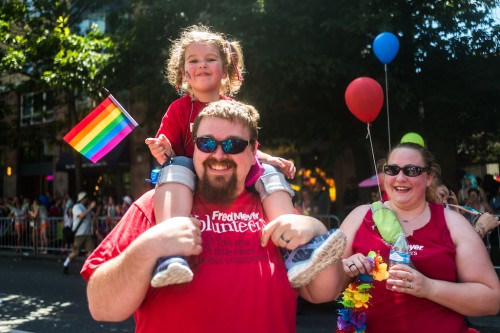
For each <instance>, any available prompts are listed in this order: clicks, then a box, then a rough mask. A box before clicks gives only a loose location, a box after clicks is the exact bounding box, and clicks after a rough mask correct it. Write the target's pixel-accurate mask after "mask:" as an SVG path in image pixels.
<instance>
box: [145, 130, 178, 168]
mask: <svg viewBox="0 0 500 333" xmlns="http://www.w3.org/2000/svg"><path fill="white" fill-rule="evenodd" d="M144 142H145V143H146V144H147V145H148V148H149V151H150V152H151V155H153V157H154V158H155V159H156V160H157V161H158V163H159V164H160V165H162V164H163V163H165V162H167V161H168V160H169V159H170V158H172V157H173V156H174V151H173V149H172V145H171V144H170V141H168V139H167V137H166V136H165V135H164V134H160V136H159V137H158V138H147V139H146V140H145V141H144Z"/></svg>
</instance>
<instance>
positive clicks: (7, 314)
mask: <svg viewBox="0 0 500 333" xmlns="http://www.w3.org/2000/svg"><path fill="white" fill-rule="evenodd" d="M80 267H81V262H76V263H73V266H72V267H71V271H70V275H69V276H66V275H63V274H62V273H61V268H62V257H61V258H59V259H54V258H51V259H40V258H36V259H35V258H31V257H17V256H5V255H2V254H0V333H26V332H29V333H56V332H57V333H61V332H69V333H97V332H118V333H121V332H133V330H134V323H133V320H132V319H129V320H127V321H125V322H122V323H99V322H96V321H94V320H93V319H92V318H91V317H90V314H89V311H88V308H87V303H86V296H85V282H84V280H83V279H82V278H81V277H80V275H79V274H78V272H79V270H80ZM335 314H336V306H335V303H333V302H332V303H327V304H320V305H313V304H309V303H305V304H304V305H303V307H302V309H301V311H300V312H299V314H298V315H297V333H327V332H328V333H332V332H334V329H335V322H336V315H335ZM471 321H472V322H473V323H474V324H476V326H477V327H478V328H479V330H480V331H481V332H483V333H498V332H500V317H499V316H493V317H481V318H473V319H472V320H471ZM235 331H237V330H235Z"/></svg>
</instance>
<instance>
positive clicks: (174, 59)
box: [166, 24, 245, 96]
mask: <svg viewBox="0 0 500 333" xmlns="http://www.w3.org/2000/svg"><path fill="white" fill-rule="evenodd" d="M194 43H196V44H212V45H215V46H216V47H217V49H218V50H219V51H220V55H221V59H222V69H223V70H224V71H225V73H227V76H226V78H224V79H223V80H222V82H221V87H220V94H221V95H223V96H232V95H234V94H236V93H237V92H238V91H239V90H240V87H241V85H242V83H243V73H244V71H245V66H244V63H243V51H242V49H241V46H240V43H239V42H238V41H236V40H231V41H230V40H229V39H228V38H227V37H226V36H225V35H224V34H222V33H216V32H212V31H211V30H210V28H208V27H206V26H204V25H202V24H198V25H192V26H189V27H187V28H186V29H184V30H182V32H181V35H180V37H179V38H178V39H176V40H174V41H173V42H172V48H171V49H170V55H169V58H168V60H167V62H166V70H167V79H168V82H169V83H170V84H171V85H172V86H174V87H175V88H176V89H178V90H179V91H180V90H185V91H187V92H189V93H192V90H191V86H190V85H189V84H188V83H186V82H183V81H182V77H183V74H184V62H185V52H186V47H187V46H188V45H191V44H194Z"/></svg>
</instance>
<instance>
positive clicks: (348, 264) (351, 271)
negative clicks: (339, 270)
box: [342, 253, 372, 277]
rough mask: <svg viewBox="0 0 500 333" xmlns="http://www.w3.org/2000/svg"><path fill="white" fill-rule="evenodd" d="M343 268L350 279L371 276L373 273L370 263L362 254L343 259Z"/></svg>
mask: <svg viewBox="0 0 500 333" xmlns="http://www.w3.org/2000/svg"><path fill="white" fill-rule="evenodd" d="M342 267H343V268H344V272H345V273H346V274H347V275H348V276H350V277H356V276H357V275H359V274H370V272H371V271H372V265H371V263H370V261H369V260H368V258H366V257H365V256H364V255H362V254H361V253H356V254H353V255H352V256H350V257H348V258H346V259H342Z"/></svg>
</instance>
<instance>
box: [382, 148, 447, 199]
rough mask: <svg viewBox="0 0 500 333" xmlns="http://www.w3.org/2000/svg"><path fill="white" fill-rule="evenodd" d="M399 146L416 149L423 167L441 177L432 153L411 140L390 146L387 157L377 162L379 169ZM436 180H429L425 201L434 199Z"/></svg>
mask: <svg viewBox="0 0 500 333" xmlns="http://www.w3.org/2000/svg"><path fill="white" fill-rule="evenodd" d="M399 148H408V149H413V150H416V151H417V152H418V153H419V154H420V156H421V157H422V160H423V161H424V167H426V168H427V173H428V174H430V175H432V176H433V177H434V178H436V177H437V178H440V177H441V167H440V166H439V164H437V163H436V159H435V158H434V156H433V155H432V153H431V152H430V151H429V150H428V149H427V148H425V147H422V146H421V145H418V144H416V143H412V142H402V143H400V144H398V145H397V146H396V147H394V148H392V149H391V150H390V151H389V153H388V154H387V157H386V158H385V159H381V160H380V161H379V162H378V167H379V169H382V167H383V165H384V164H386V163H387V161H388V160H389V157H390V156H391V154H392V153H393V152H394V151H395V150H396V149H399ZM437 186H438V184H437V182H434V181H433V182H431V185H430V186H429V187H427V189H426V190H425V198H426V200H427V201H432V202H435V201H436V189H437Z"/></svg>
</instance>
